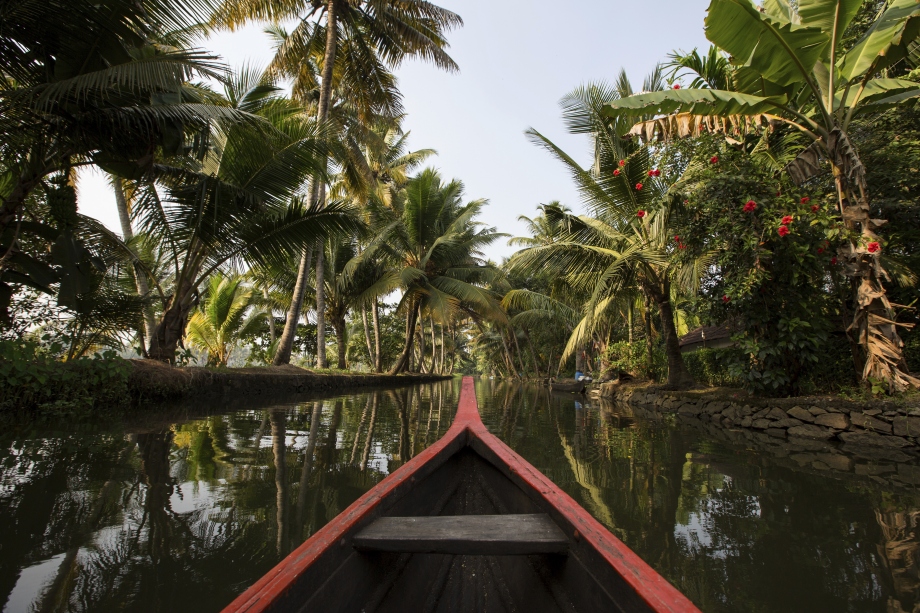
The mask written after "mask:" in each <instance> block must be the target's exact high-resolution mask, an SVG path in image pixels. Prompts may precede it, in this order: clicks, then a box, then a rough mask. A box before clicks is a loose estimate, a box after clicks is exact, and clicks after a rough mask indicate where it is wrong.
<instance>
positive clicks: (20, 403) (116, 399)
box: [0, 340, 131, 417]
mask: <svg viewBox="0 0 920 613" xmlns="http://www.w3.org/2000/svg"><path fill="white" fill-rule="evenodd" d="M130 372H131V366H130V365H129V364H128V363H127V362H126V361H125V360H123V359H121V358H119V357H118V356H117V355H115V352H113V351H106V352H104V353H102V354H101V355H96V356H94V357H92V358H79V359H76V360H70V361H68V362H62V361H60V360H59V359H57V358H56V357H55V356H54V354H53V353H50V352H48V351H47V350H45V349H44V348H42V347H41V345H39V344H38V343H34V342H31V341H15V340H3V341H0V389H2V390H3V391H2V395H0V413H2V414H7V415H9V414H33V415H41V416H50V417H53V416H65V415H66V416H73V415H75V414H88V413H89V412H91V411H93V410H94V409H98V408H100V407H104V406H118V405H124V404H125V403H126V402H127V401H128V376H129V374H130Z"/></svg>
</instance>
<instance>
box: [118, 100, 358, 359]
mask: <svg viewBox="0 0 920 613" xmlns="http://www.w3.org/2000/svg"><path fill="white" fill-rule="evenodd" d="M228 90H229V91H228V92H227V95H226V96H225V98H224V99H225V100H226V101H227V102H226V104H231V102H233V101H235V104H236V105H238V106H243V105H247V106H250V107H251V108H252V110H253V111H254V112H255V114H254V116H256V117H260V118H264V119H263V120H260V121H259V122H258V123H255V124H252V125H238V126H235V127H233V128H232V129H230V130H228V131H227V132H226V133H225V134H223V135H221V139H220V140H219V142H218V143H216V145H217V146H214V147H212V148H210V149H209V151H208V153H207V154H206V155H204V156H203V157H202V158H201V159H200V161H195V163H194V164H192V163H190V162H189V161H188V160H187V159H185V158H183V159H182V160H181V162H182V164H183V166H181V167H180V166H178V165H170V164H161V165H156V166H155V167H154V170H153V171H152V179H153V180H154V181H155V182H156V184H157V186H158V187H157V188H155V187H154V185H153V182H154V181H149V180H148V181H146V182H145V183H144V184H143V185H142V194H143V195H142V196H141V197H140V198H139V199H138V201H137V203H136V207H135V208H136V213H135V216H136V218H137V219H138V221H139V222H140V228H141V229H142V230H143V231H145V232H147V233H148V234H149V235H150V236H151V237H154V238H156V239H157V240H158V241H159V242H160V243H161V244H162V245H164V247H165V249H166V250H167V251H168V252H169V253H170V259H171V260H172V262H173V267H174V271H173V275H174V278H173V288H172V291H171V292H169V293H167V292H166V291H165V289H164V288H162V287H159V286H158V287H157V292H158V294H159V295H160V296H161V299H162V300H163V309H164V312H163V316H162V318H161V320H160V322H159V323H158V325H157V330H156V334H155V335H154V337H153V338H152V339H151V342H150V349H149V354H150V357H152V358H154V359H161V360H167V361H172V360H173V358H174V355H175V351H176V347H177V345H178V342H179V340H180V338H181V336H182V333H183V331H184V330H185V324H186V321H187V318H188V314H189V312H190V311H191V308H192V307H193V306H194V303H195V301H196V299H197V293H198V287H199V286H200V285H201V284H202V283H203V282H204V281H205V280H206V279H207V278H209V277H210V276H211V274H213V273H214V272H215V271H217V270H219V269H220V268H221V267H223V266H224V265H225V264H226V263H227V262H230V261H242V262H245V263H246V264H248V265H250V266H255V265H258V264H264V263H266V262H269V261H272V260H275V261H277V260H283V259H284V257H285V256H286V255H287V254H289V253H291V252H295V251H296V250H297V249H298V248H299V246H300V245H302V244H304V242H305V241H315V240H317V239H318V238H320V237H326V236H328V235H329V234H330V233H334V232H337V231H355V230H357V229H358V228H359V227H360V224H359V223H358V221H357V220H355V219H354V218H353V217H352V216H350V215H349V214H348V212H347V211H346V210H345V209H344V208H343V207H342V206H339V205H337V204H334V205H331V206H328V207H325V208H322V209H321V208H320V207H318V206H309V205H307V204H306V203H304V201H303V199H302V198H301V197H299V196H298V190H299V189H300V187H301V186H302V185H303V184H304V181H305V180H306V179H307V178H308V177H311V176H314V177H315V176H322V175H323V173H324V161H323V160H324V157H325V153H326V151H327V150H328V147H329V143H328V141H327V140H326V139H325V138H324V135H323V134H322V131H321V130H320V129H319V128H318V127H317V126H316V124H315V122H314V121H312V120H311V119H309V118H308V117H306V116H304V115H303V113H301V112H300V111H299V109H298V108H297V107H296V106H295V105H292V104H291V103H290V102H288V101H285V100H283V99H279V98H276V97H272V96H266V95H264V94H263V93H260V92H258V90H260V88H250V89H249V90H247V91H252V92H257V93H252V95H240V92H239V91H237V89H236V88H234V87H233V83H232V82H231V84H230V85H229V86H228ZM215 98H216V95H215ZM161 192H163V193H164V194H165V196H166V197H165V198H162V199H161V197H160V193H161Z"/></svg>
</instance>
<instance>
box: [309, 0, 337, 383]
mask: <svg viewBox="0 0 920 613" xmlns="http://www.w3.org/2000/svg"><path fill="white" fill-rule="evenodd" d="M336 8H337V7H336V0H329V1H328V3H327V4H326V51H325V54H324V55H323V72H322V76H321V79H322V82H321V84H320V89H319V106H318V108H317V113H316V121H317V123H319V124H324V123H326V119H327V118H328V116H329V104H330V101H331V99H332V70H333V68H334V66H335V56H336V53H337V51H338V47H337V44H338V12H337V11H336ZM317 187H318V189H314V191H315V192H316V194H315V200H314V205H315V204H319V203H323V202H325V199H326V184H325V183H322V182H318V184H317ZM323 268H324V267H323V243H322V241H320V243H319V245H318V246H317V254H316V366H317V368H326V326H325V324H326V313H325V309H326V293H325V292H326V288H325V286H324V276H323V273H324V270H323Z"/></svg>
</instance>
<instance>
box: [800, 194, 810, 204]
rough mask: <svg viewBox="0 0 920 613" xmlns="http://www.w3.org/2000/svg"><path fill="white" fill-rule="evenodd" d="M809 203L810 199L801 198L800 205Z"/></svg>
mask: <svg viewBox="0 0 920 613" xmlns="http://www.w3.org/2000/svg"><path fill="white" fill-rule="evenodd" d="M809 202H811V198H809V197H808V196H805V197H804V198H802V204H808V203H809Z"/></svg>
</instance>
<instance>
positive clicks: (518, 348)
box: [508, 327, 527, 379]
mask: <svg viewBox="0 0 920 613" xmlns="http://www.w3.org/2000/svg"><path fill="white" fill-rule="evenodd" d="M508 334H509V335H510V336H511V340H513V341H514V348H515V350H516V351H515V353H517V359H518V365H519V366H520V367H521V378H522V379H523V378H524V376H525V375H526V374H527V368H526V367H525V366H524V356H523V355H521V345H520V344H519V343H518V339H517V334H515V333H514V328H513V327H512V328H510V329H509V330H508Z"/></svg>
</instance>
